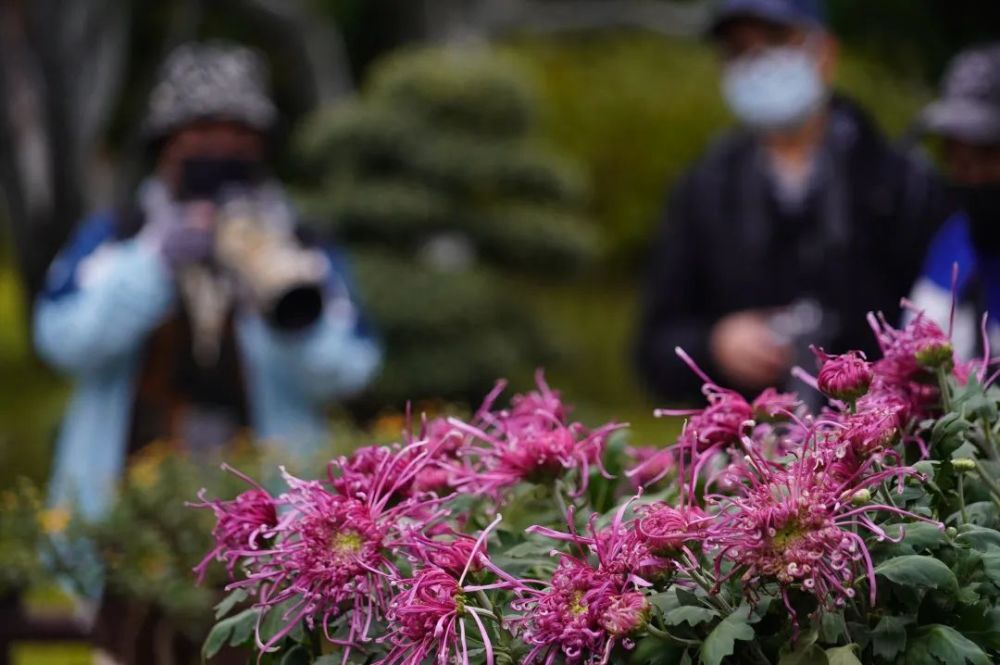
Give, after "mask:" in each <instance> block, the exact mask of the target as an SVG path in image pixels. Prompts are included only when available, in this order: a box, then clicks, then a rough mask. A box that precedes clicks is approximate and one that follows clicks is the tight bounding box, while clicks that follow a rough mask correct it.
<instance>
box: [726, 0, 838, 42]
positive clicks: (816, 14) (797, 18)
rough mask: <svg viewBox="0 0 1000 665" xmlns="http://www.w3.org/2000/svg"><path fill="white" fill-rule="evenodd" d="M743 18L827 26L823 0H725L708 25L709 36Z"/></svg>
mask: <svg viewBox="0 0 1000 665" xmlns="http://www.w3.org/2000/svg"><path fill="white" fill-rule="evenodd" d="M744 18H750V19H757V20H760V21H767V22H768V23H776V24H778V25H787V26H796V27H808V28H825V27H826V12H825V10H824V7H823V0H722V2H721V3H720V5H719V8H718V10H717V11H716V12H715V16H714V17H713V18H712V23H711V25H710V26H709V36H711V37H713V38H717V37H719V36H720V35H721V33H722V31H723V29H724V28H725V27H726V26H727V25H728V24H729V23H731V22H733V21H736V20H739V19H744Z"/></svg>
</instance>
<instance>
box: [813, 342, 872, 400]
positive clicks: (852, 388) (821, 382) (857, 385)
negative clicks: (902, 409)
mask: <svg viewBox="0 0 1000 665" xmlns="http://www.w3.org/2000/svg"><path fill="white" fill-rule="evenodd" d="M813 352H814V353H815V354H816V357H817V358H818V359H819V361H820V363H821V366H820V369H819V375H818V376H817V377H816V385H817V387H818V388H819V389H820V390H821V391H822V392H823V393H825V394H826V395H828V396H829V397H832V398H833V399H836V400H840V401H842V402H848V403H854V402H856V401H857V400H858V398H859V397H861V396H863V395H864V394H865V393H867V392H868V388H869V387H870V386H871V384H872V380H873V379H874V377H875V375H874V373H873V372H872V368H871V365H870V364H869V363H868V361H867V360H865V358H864V355H863V354H862V353H861V352H859V351H849V352H847V353H844V354H841V355H839V356H831V355H828V354H827V353H825V352H824V351H823V350H822V349H817V348H815V347H813Z"/></svg>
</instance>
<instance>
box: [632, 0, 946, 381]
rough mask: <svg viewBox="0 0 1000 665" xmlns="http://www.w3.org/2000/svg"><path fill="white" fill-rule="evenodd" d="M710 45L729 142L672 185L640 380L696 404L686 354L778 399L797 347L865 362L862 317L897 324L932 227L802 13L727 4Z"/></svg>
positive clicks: (806, 5) (909, 173) (799, 356)
mask: <svg viewBox="0 0 1000 665" xmlns="http://www.w3.org/2000/svg"><path fill="white" fill-rule="evenodd" d="M710 34H711V38H712V40H713V42H714V43H715V45H716V46H717V47H718V49H719V51H720V53H721V55H722V59H723V74H722V90H723V95H724V97H725V100H726V102H727V104H728V105H729V107H730V108H731V110H732V111H733V113H734V115H735V116H736V118H737V119H738V120H739V122H740V127H738V128H737V129H735V130H734V131H731V132H729V133H727V134H726V135H724V136H723V137H721V138H720V139H719V140H718V141H717V142H716V143H715V144H714V145H713V146H712V147H711V148H710V149H709V150H708V151H707V153H706V154H705V155H704V156H703V157H702V158H701V159H700V160H699V161H698V162H697V163H696V164H695V165H694V166H693V167H692V168H691V169H690V171H688V172H687V173H686V174H685V175H684V176H683V177H682V178H681V179H680V181H679V183H678V184H677V186H676V188H675V190H674V192H673V195H672V197H671V200H670V204H669V206H668V208H667V210H666V213H665V216H664V219H663V221H662V224H661V227H662V228H661V229H660V232H659V236H658V237H657V238H656V240H655V242H654V245H653V247H652V251H651V265H650V269H649V273H648V276H647V280H646V282H645V287H644V294H643V300H642V305H641V307H642V313H641V322H640V331H639V339H638V343H637V362H638V369H639V371H640V373H641V375H642V377H643V378H644V380H645V381H646V383H647V384H648V386H649V387H650V388H651V389H652V391H653V392H655V393H656V394H657V395H658V396H659V397H661V398H665V399H672V400H688V399H697V397H698V390H699V387H700V380H699V379H698V378H697V377H696V376H695V375H694V373H692V372H691V371H690V370H689V369H688V368H687V367H686V366H685V365H684V364H683V363H681V362H680V361H679V360H678V359H677V357H676V355H675V348H676V347H682V348H683V349H684V350H686V351H687V352H688V354H690V355H691V356H692V358H693V359H694V360H695V361H696V362H697V363H698V364H699V365H700V366H701V367H702V368H703V369H704V370H705V371H706V372H708V374H709V375H710V376H711V377H712V378H713V379H715V380H717V381H718V382H720V383H722V384H725V385H728V386H731V387H733V388H737V389H739V390H742V391H745V392H747V393H751V392H754V391H758V390H760V389H761V388H763V387H766V386H769V385H778V386H783V385H784V384H786V383H788V382H789V381H790V375H789V371H790V369H791V368H792V367H793V366H794V365H796V364H798V365H802V366H804V367H807V368H809V369H812V367H813V366H814V362H815V361H814V360H813V359H812V357H811V354H810V352H809V346H810V345H811V344H815V345H817V346H822V347H825V348H827V349H829V350H836V351H843V350H847V349H861V350H864V351H867V352H874V350H875V345H874V339H873V336H872V334H871V332H870V331H869V330H868V328H867V323H866V321H865V314H866V313H867V312H868V311H869V310H884V311H885V313H886V314H887V315H888V316H890V317H892V316H895V315H896V314H897V313H898V305H899V300H900V297H901V296H903V295H906V294H907V293H908V291H909V289H910V286H911V285H912V280H913V278H914V277H915V276H916V274H917V272H918V269H919V267H920V261H921V256H922V253H923V251H924V249H925V247H926V246H927V239H928V238H929V236H930V234H931V233H932V232H933V229H934V227H935V225H936V224H937V223H938V222H939V221H940V220H941V219H943V218H944V216H945V212H944V210H943V206H944V200H945V199H944V196H943V193H942V189H941V187H940V186H939V183H938V181H937V180H936V178H935V176H934V174H933V170H932V169H931V168H930V167H929V165H927V164H925V163H924V162H922V161H921V160H919V159H918V158H917V157H916V156H914V155H909V154H904V153H902V152H900V151H897V150H896V149H894V148H893V147H892V146H890V145H889V144H888V143H887V142H886V140H885V138H884V137H883V136H882V135H881V134H880V133H879V131H878V129H877V128H876V127H875V125H874V124H873V122H872V121H871V119H870V118H869V117H868V116H867V115H866V114H865V113H864V112H863V111H862V110H861V109H860V108H859V107H858V106H857V105H856V104H855V103H853V102H852V101H851V100H850V99H848V98H847V97H844V96H842V95H839V94H835V93H834V92H833V89H832V79H833V75H834V69H835V63H836V55H837V45H836V42H835V40H834V38H833V37H832V36H831V35H830V33H829V32H828V31H827V29H826V27H825V25H824V23H823V12H822V7H821V6H820V5H819V4H817V2H814V1H809V0H727V1H726V2H724V3H723V4H722V6H721V8H720V10H719V12H718V14H717V16H716V18H715V21H714V23H713V25H712V29H711V33H710Z"/></svg>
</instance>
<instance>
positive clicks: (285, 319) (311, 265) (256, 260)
mask: <svg viewBox="0 0 1000 665" xmlns="http://www.w3.org/2000/svg"><path fill="white" fill-rule="evenodd" d="M215 258H216V261H218V263H219V265H220V266H221V267H222V268H223V269H224V270H227V271H229V272H230V273H231V274H233V275H234V276H235V277H236V279H237V281H238V282H239V283H241V284H242V285H244V286H245V287H247V288H248V289H249V291H250V294H251V297H252V298H253V300H254V302H255V303H256V305H257V307H258V308H259V309H260V311H261V312H263V314H264V316H265V318H267V320H268V321H269V322H270V323H271V325H273V326H275V327H277V328H281V329H284V330H301V329H303V328H306V327H308V326H309V325H311V324H312V323H314V322H315V321H316V320H317V319H319V317H320V315H321V314H322V313H323V289H322V285H323V281H324V278H325V277H326V271H327V270H328V269H329V268H328V265H327V262H326V260H325V258H324V257H323V254H322V253H321V252H320V251H318V250H313V249H306V248H303V247H302V246H301V245H299V243H298V241H297V239H296V237H295V235H294V234H293V232H292V231H291V230H285V229H282V228H278V227H277V226H276V225H269V224H267V220H265V219H263V218H262V216H261V214H260V211H259V210H258V208H257V206H256V205H255V204H254V202H253V200H252V199H250V198H245V197H234V198H230V199H228V200H227V201H225V202H223V203H222V205H221V208H220V211H219V217H218V228H217V232H216V246H215Z"/></svg>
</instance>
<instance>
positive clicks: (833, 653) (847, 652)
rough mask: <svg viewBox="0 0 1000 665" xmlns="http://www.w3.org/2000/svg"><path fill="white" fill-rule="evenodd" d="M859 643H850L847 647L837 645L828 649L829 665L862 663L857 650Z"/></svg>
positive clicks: (856, 664) (858, 664)
mask: <svg viewBox="0 0 1000 665" xmlns="http://www.w3.org/2000/svg"><path fill="white" fill-rule="evenodd" d="M857 648H858V645H857V644H848V645H847V646H846V647H836V648H834V649H827V650H826V661H827V663H829V665H861V661H860V660H858V657H857V655H855V653H854V652H855V651H856V650H857Z"/></svg>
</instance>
